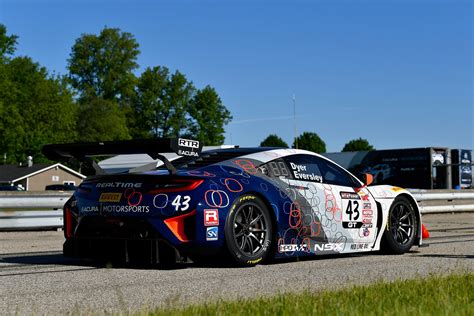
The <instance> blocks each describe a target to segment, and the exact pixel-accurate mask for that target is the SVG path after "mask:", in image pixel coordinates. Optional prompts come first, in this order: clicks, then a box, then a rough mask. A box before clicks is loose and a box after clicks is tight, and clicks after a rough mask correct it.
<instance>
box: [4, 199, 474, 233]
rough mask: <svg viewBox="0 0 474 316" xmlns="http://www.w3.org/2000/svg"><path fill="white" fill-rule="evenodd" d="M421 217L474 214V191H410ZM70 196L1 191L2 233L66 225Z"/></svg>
mask: <svg viewBox="0 0 474 316" xmlns="http://www.w3.org/2000/svg"><path fill="white" fill-rule="evenodd" d="M410 191H411V193H412V194H413V196H414V197H415V198H416V200H417V201H418V203H419V206H420V210H421V213H422V214H432V213H446V212H473V211H474V190H410ZM70 196H71V193H50V192H0V230H21V229H50V228H60V227H62V225H63V213H62V207H63V205H64V203H65V202H66V201H67V199H68V198H69V197H70Z"/></svg>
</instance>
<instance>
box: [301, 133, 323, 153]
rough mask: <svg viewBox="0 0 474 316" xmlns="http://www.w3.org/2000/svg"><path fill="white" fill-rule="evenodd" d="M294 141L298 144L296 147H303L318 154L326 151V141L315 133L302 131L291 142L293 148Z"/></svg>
mask: <svg viewBox="0 0 474 316" xmlns="http://www.w3.org/2000/svg"><path fill="white" fill-rule="evenodd" d="M295 143H296V144H297V145H298V149H305V150H309V151H312V152H315V153H319V154H322V153H325V152H326V143H325V142H324V141H323V140H322V139H321V138H320V137H319V136H318V134H316V133H312V132H304V133H303V134H301V135H300V136H298V137H297V138H296V140H295V142H293V148H295V147H296V146H295V145H296V144H295Z"/></svg>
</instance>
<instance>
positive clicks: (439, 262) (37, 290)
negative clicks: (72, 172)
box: [0, 213, 474, 314]
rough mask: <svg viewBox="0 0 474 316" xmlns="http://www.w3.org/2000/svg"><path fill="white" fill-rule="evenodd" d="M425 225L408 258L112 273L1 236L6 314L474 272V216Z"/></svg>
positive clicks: (23, 237)
mask: <svg viewBox="0 0 474 316" xmlns="http://www.w3.org/2000/svg"><path fill="white" fill-rule="evenodd" d="M423 221H424V222H425V224H426V225H427V227H428V229H429V230H430V233H431V238H430V239H429V240H428V241H427V243H428V244H429V247H423V248H416V247H414V248H413V249H412V251H411V252H410V253H407V254H404V255H398V256H393V255H390V256H389V255H382V254H378V253H374V254H361V255H345V256H341V257H334V256H333V257H318V258H315V259H311V260H299V261H296V260H292V261H279V262H277V263H274V264H269V265H258V266H256V267H254V268H222V267H203V266H196V265H192V264H191V265H182V266H180V267H178V268H176V269H172V270H164V269H144V268H138V267H127V268H123V267H122V268H114V267H106V266H101V265H97V264H94V263H90V262H81V261H77V260H71V259H65V258H63V257H62V254H61V247H62V242H63V233H62V232H60V231H43V232H1V233H0V314H16V313H18V314H31V313H35V314H63V313H67V312H74V311H76V312H79V311H81V312H87V311H89V312H103V311H129V310H132V311H133V310H140V309H141V308H143V307H153V306H184V305H185V304H190V303H202V302H205V301H215V300H218V299H226V300H227V299H236V298H243V297H256V296H261V295H272V294H275V293H279V292H294V291H302V290H304V289H311V290H321V289H335V288H340V287H344V286H347V285H349V284H368V283H371V282H374V281H376V280H394V279H400V278H401V279H408V278H414V277H417V276H425V275H428V274H432V273H436V274H448V273H451V272H456V271H474V260H473V259H474V213H457V214H432V215H425V216H424V217H423Z"/></svg>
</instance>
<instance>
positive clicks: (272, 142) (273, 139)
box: [260, 134, 288, 148]
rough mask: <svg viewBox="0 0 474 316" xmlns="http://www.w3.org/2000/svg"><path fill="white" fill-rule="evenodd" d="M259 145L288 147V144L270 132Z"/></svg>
mask: <svg viewBox="0 0 474 316" xmlns="http://www.w3.org/2000/svg"><path fill="white" fill-rule="evenodd" d="M260 147H284V148H288V144H287V143H285V141H284V140H283V139H281V138H280V137H278V136H277V135H276V134H270V135H268V136H267V138H265V139H264V140H263V141H262V142H261V143H260Z"/></svg>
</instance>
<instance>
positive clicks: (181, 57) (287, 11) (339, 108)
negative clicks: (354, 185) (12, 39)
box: [0, 0, 474, 152]
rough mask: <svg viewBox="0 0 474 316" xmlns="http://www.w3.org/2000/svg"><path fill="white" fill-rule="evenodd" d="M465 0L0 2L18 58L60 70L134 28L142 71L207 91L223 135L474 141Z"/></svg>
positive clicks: (334, 147)
mask: <svg viewBox="0 0 474 316" xmlns="http://www.w3.org/2000/svg"><path fill="white" fill-rule="evenodd" d="M472 21H473V5H472V1H470V0H352V1H350V0H328V1H317V0H313V1H309V0H308V1H303V0H300V1H298V0H293V1H290V0H288V1H278V0H277V1H263V0H261V1H258V0H254V1H250V0H249V1H226V0H220V1H218V0H214V1H211V0H207V1H197V0H196V1H192V0H188V1H184V0H174V1H142V0H135V1H131V0H130V1H117V0H115V1H79V0H72V1H71V0H70V1H42V0H37V1H24V0H16V1H13V0H0V23H3V24H5V25H6V26H7V28H8V32H9V33H12V34H16V35H18V36H19V45H18V50H17V55H28V56H30V57H32V58H33V59H34V60H35V61H37V62H39V63H40V64H41V65H43V66H45V67H46V68H47V69H48V70H49V71H50V72H54V73H59V74H65V73H66V65H67V59H68V57H69V54H70V51H71V46H72V45H73V44H74V41H75V39H76V38H78V37H79V36H80V35H81V34H82V33H94V34H98V33H99V32H100V30H101V29H102V28H103V27H104V26H108V27H118V28H120V29H121V30H123V31H127V32H130V33H132V34H133V35H134V36H135V37H136V39H137V41H138V42H139V44H140V50H141V54H140V56H139V58H138V63H139V64H140V69H138V70H137V75H139V74H140V73H141V72H142V71H143V69H145V68H146V67H148V66H156V65H164V66H167V67H169V68H170V69H172V70H176V69H178V70H180V71H181V72H183V73H184V74H186V75H187V77H188V79H189V80H191V81H193V82H194V84H195V85H196V86H197V87H198V88H202V87H204V86H205V85H206V84H210V85H212V86H213V87H215V88H216V90H217V91H218V93H219V95H220V96H221V98H222V100H223V102H224V104H225V105H226V106H227V108H228V109H229V110H230V111H231V113H232V115H233V117H234V119H233V122H232V123H231V124H229V125H228V126H227V127H226V143H233V144H239V145H241V146H256V145H259V143H260V142H261V141H262V140H263V139H264V138H265V137H266V136H267V135H268V134H270V133H276V134H277V135H279V136H280V137H282V138H283V139H284V140H285V141H286V142H287V143H289V144H291V143H292V141H293V137H294V120H293V103H292V96H293V94H294V95H295V100H296V121H297V130H298V133H301V132H303V131H311V132H316V133H318V134H319V135H320V136H321V138H322V139H323V140H324V141H325V142H326V145H327V150H328V151H329V152H332V151H340V150H341V149H342V147H343V146H344V144H345V143H346V142H347V141H348V140H350V139H354V138H358V137H363V138H367V139H368V140H369V142H370V143H371V144H373V145H374V146H375V147H376V148H377V149H390V148H408V147H425V146H442V147H450V148H474V144H473V138H474V130H473V124H474V123H473V122H474V113H473V112H474V111H473V68H472V63H473V24H472V23H473V22H472Z"/></svg>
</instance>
